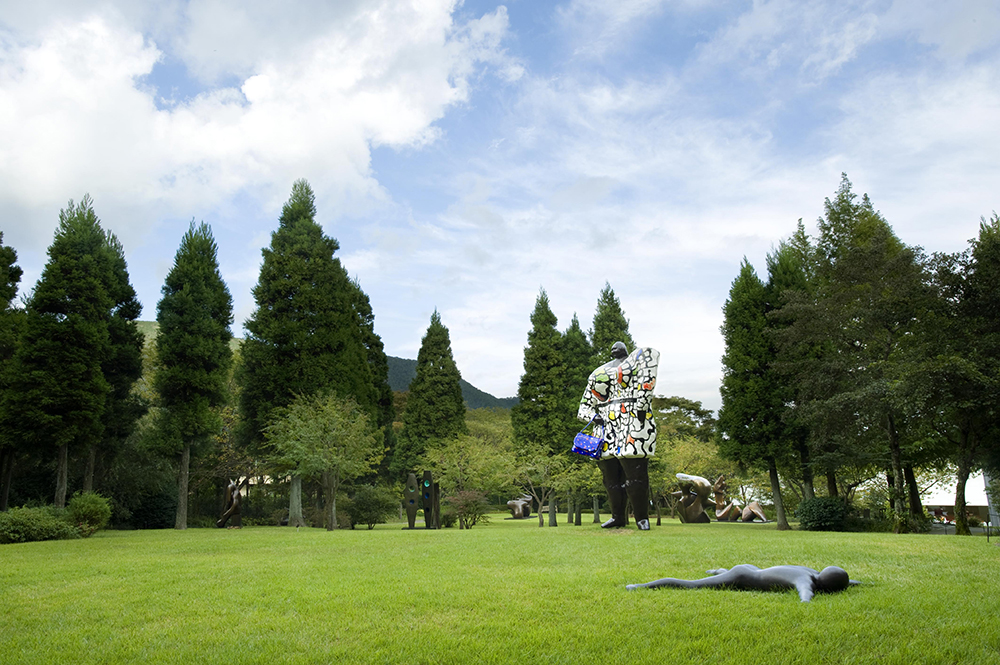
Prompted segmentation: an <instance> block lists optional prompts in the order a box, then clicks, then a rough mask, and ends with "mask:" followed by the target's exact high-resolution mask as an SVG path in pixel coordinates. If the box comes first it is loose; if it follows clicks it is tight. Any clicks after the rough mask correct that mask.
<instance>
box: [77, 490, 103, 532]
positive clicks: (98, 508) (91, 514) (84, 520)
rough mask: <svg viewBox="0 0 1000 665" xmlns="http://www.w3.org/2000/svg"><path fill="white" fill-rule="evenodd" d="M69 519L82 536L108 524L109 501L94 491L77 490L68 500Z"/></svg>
mask: <svg viewBox="0 0 1000 665" xmlns="http://www.w3.org/2000/svg"><path fill="white" fill-rule="evenodd" d="M67 514H68V516H69V520H70V522H71V523H72V524H74V525H75V526H76V527H77V529H79V530H80V535H82V536H83V537H84V538H86V537H87V536H89V535H90V534H92V533H94V532H95V531H99V530H101V529H103V528H104V527H106V526H107V525H108V520H110V519H111V503H110V502H109V501H108V500H107V499H105V498H104V497H103V496H101V495H100V494H97V493H96V492H77V493H76V494H74V495H73V498H72V499H70V500H69V507H68V509H67Z"/></svg>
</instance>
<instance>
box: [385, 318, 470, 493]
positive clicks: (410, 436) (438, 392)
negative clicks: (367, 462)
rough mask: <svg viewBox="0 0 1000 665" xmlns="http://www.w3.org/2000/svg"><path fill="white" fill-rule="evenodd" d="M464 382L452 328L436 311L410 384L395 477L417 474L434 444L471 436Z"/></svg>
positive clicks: (393, 467) (398, 443) (397, 449)
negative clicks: (455, 437) (468, 434)
mask: <svg viewBox="0 0 1000 665" xmlns="http://www.w3.org/2000/svg"><path fill="white" fill-rule="evenodd" d="M461 379H462V375H461V373H460V372H459V371H458V366H456V365H455V360H454V358H453V357H452V354H451V339H450V338H449V335H448V328H446V327H445V325H444V324H443V323H441V315H440V314H438V312H437V310H434V313H433V314H432V315H431V322H430V325H429V326H428V327H427V332H426V333H425V334H424V337H423V340H421V342H420V351H419V352H418V353H417V368H416V376H414V377H413V381H411V382H410V394H409V397H408V398H407V401H406V411H405V412H404V413H403V429H402V431H400V433H399V440H398V442H397V445H396V452H395V455H394V457H393V460H392V466H391V473H392V475H393V477H396V478H400V477H401V476H402V475H403V474H405V473H407V472H410V471H416V470H417V464H418V463H419V460H420V458H421V456H422V455H423V454H424V451H425V450H426V449H427V447H428V446H429V445H431V444H432V443H435V442H439V441H442V440H444V439H450V438H452V437H454V436H458V435H459V434H466V433H468V430H467V429H466V425H465V402H464V400H463V399H462V386H461V384H460V383H459V382H460V381H461Z"/></svg>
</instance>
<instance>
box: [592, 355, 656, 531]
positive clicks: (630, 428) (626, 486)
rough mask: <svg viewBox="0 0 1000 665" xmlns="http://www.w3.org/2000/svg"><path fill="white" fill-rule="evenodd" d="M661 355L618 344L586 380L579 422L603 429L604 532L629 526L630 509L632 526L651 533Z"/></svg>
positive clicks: (600, 462)
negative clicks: (651, 465)
mask: <svg viewBox="0 0 1000 665" xmlns="http://www.w3.org/2000/svg"><path fill="white" fill-rule="evenodd" d="M659 358H660V353H659V352H658V351H657V350H656V349H650V348H640V349H636V350H635V351H634V352H633V353H632V354H629V353H628V352H627V350H626V348H625V344H623V343H622V342H615V344H614V346H612V347H611V360H610V361H609V362H607V363H605V364H603V365H601V366H600V367H598V368H597V369H595V370H594V371H593V372H591V374H590V377H589V378H588V379H587V388H586V390H585V391H584V393H583V398H582V399H581V400H580V408H579V410H578V411H577V417H579V418H580V419H581V420H585V421H590V420H593V421H594V424H595V425H598V426H599V427H602V428H603V431H604V441H603V443H602V445H601V456H600V458H599V459H598V462H597V465H598V467H599V468H600V469H601V476H602V478H603V481H604V489H605V490H606V491H607V493H608V503H609V504H610V505H611V519H609V520H608V521H607V522H605V523H604V524H602V525H601V526H602V527H604V528H605V529H609V528H613V527H622V526H627V525H628V512H627V504H628V502H629V501H631V503H632V513H633V514H634V515H635V522H636V526H638V527H639V530H640V531H647V530H649V458H650V457H652V456H653V454H654V453H655V452H656V424H655V423H654V422H653V414H652V405H651V398H652V396H653V388H654V387H655V386H656V371H657V366H658V364H659Z"/></svg>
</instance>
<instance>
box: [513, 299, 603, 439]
mask: <svg viewBox="0 0 1000 665" xmlns="http://www.w3.org/2000/svg"><path fill="white" fill-rule="evenodd" d="M557 323H558V321H557V319H556V315H555V314H553V313H552V309H551V308H550V307H549V296H548V294H546V293H545V289H542V290H541V291H540V292H539V294H538V298H537V299H536V300H535V309H534V311H533V312H532V313H531V330H529V331H528V345H527V346H526V347H524V373H523V374H522V375H521V380H520V381H519V382H518V386H517V399H518V403H517V404H516V405H515V406H514V407H513V408H512V409H511V412H510V419H511V425H512V427H513V432H514V442H515V445H516V447H517V449H518V452H519V454H520V455H521V456H524V455H525V454H527V453H530V452H535V451H541V452H543V453H545V454H548V455H550V454H552V453H558V452H563V451H564V450H565V449H568V447H569V446H570V445H572V439H570V440H569V441H567V440H566V436H567V433H568V432H569V431H570V429H571V426H573V425H575V420H576V418H575V417H576V406H577V405H578V404H579V402H580V395H582V394H583V389H582V388H581V389H580V394H579V395H577V398H576V402H575V404H574V405H573V406H572V407H571V406H570V405H569V403H568V402H567V399H566V398H567V389H568V387H567V386H568V382H567V378H568V377H567V372H566V369H567V368H566V365H565V364H564V362H563V356H562V343H563V339H562V335H561V334H560V333H559V330H558V329H557V328H556V324H557ZM589 374H590V373H589V372H588V374H587V375H588V376H589ZM584 386H586V384H584Z"/></svg>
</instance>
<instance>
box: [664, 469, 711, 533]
mask: <svg viewBox="0 0 1000 665" xmlns="http://www.w3.org/2000/svg"><path fill="white" fill-rule="evenodd" d="M677 480H679V481H680V485H681V489H680V491H677V492H674V493H673V495H674V496H675V497H676V498H677V516H678V517H680V518H681V522H684V523H685V524H707V523H709V522H711V521H712V519H711V518H710V517H709V516H708V507H709V506H710V505H712V502H711V501H710V500H709V498H708V495H709V494H710V493H711V492H712V483H710V482H708V480H706V479H705V478H702V477H701V476H690V475H688V474H686V473H678V474H677Z"/></svg>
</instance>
